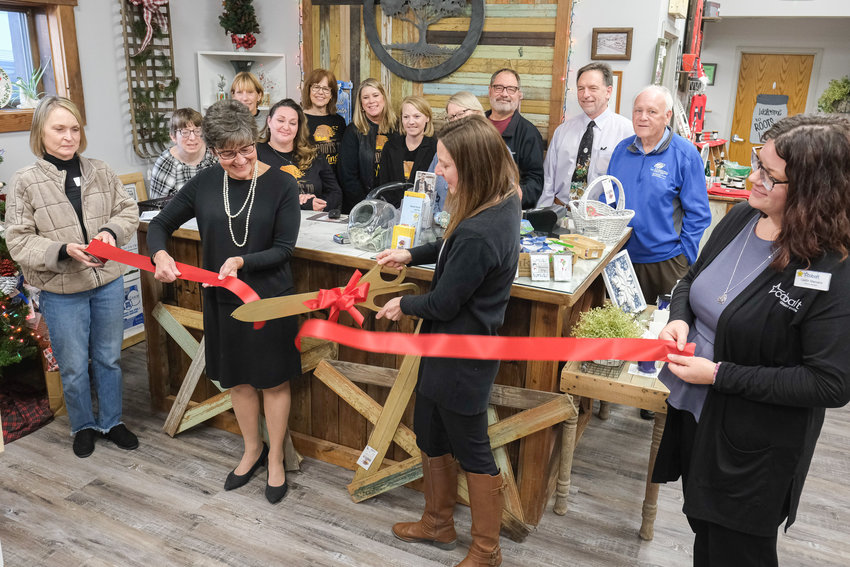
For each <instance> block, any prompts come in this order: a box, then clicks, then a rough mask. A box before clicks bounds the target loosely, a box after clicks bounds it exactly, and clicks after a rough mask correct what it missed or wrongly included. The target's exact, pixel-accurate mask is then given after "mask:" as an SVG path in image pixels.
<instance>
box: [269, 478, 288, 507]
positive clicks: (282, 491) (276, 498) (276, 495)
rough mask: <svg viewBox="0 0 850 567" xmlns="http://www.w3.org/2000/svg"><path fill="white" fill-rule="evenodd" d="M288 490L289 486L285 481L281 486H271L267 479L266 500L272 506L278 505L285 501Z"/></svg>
mask: <svg viewBox="0 0 850 567" xmlns="http://www.w3.org/2000/svg"><path fill="white" fill-rule="evenodd" d="M288 490H289V485H288V484H287V483H286V481H285V480H284V481H283V484H281V485H280V486H272V485H270V484H269V481H268V479H266V500H268V501H269V503H270V504H277V503H278V502H280V501H281V500H283V497H284V496H286V492H287V491H288Z"/></svg>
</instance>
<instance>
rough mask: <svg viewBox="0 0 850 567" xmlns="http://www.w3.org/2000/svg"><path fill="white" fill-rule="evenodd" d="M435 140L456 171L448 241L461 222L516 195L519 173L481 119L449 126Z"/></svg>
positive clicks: (450, 199) (475, 116)
mask: <svg viewBox="0 0 850 567" xmlns="http://www.w3.org/2000/svg"><path fill="white" fill-rule="evenodd" d="M439 140H440V142H442V144H443V146H444V147H445V148H446V151H448V152H449V155H451V157H452V160H453V161H454V163H455V168H456V169H457V186H456V187H455V191H454V192H451V191H450V192H449V195H448V200H447V208H448V210H449V212H451V220H450V221H449V226H448V227H447V228H446V233H445V238H448V237H449V235H451V233H452V232H453V231H454V230H455V229H456V228H457V226H458V224H460V222H461V221H463V220H465V219H468V218H470V217H474V216H475V215H477V214H478V213H480V212H481V211H483V210H484V209H487V208H489V207H492V206H493V205H497V204H499V203H501V202H502V201H504V200H505V199H507V198H509V197H511V196H512V195H514V194H515V193H517V187H519V170H518V169H517V166H516V164H515V163H514V160H513V158H512V157H511V154H510V151H509V150H508V147H507V146H506V145H505V142H504V140H502V136H501V135H500V134H499V131H498V130H496V128H495V126H493V124H492V123H491V122H490V121H489V120H488V119H487V118H485V117H483V116H481V115H478V114H472V115H470V116H465V117H463V118H461V119H459V120H455V121H454V122H449V123H448V124H447V125H446V126H445V128H443V130H442V131H441V132H440V135H439Z"/></svg>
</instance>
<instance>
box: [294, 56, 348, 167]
mask: <svg viewBox="0 0 850 567" xmlns="http://www.w3.org/2000/svg"><path fill="white" fill-rule="evenodd" d="M337 94H338V86H337V82H336V77H335V76H334V74H333V73H331V72H330V71H328V70H327V69H314V70H313V72H312V73H310V75H309V76H308V77H307V80H306V81H304V89H303V90H302V91H301V106H302V107H303V108H304V114H306V115H307V132H308V134H309V136H310V138H312V140H313V143H314V144H316V148H317V149H318V151H319V155H320V156H321V157H322V158H324V160H325V161H326V162H327V163H328V165H329V166H331V170H332V171H333V172H334V175H336V174H337V173H336V163H337V156H338V155H339V144H340V142H341V141H342V135H343V134H345V119H344V118H343V117H342V116H340V115H339V114H337V113H336V101H337Z"/></svg>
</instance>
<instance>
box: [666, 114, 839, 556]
mask: <svg viewBox="0 0 850 567" xmlns="http://www.w3.org/2000/svg"><path fill="white" fill-rule="evenodd" d="M765 138H766V140H767V141H766V142H765V144H764V147H762V148H761V150H760V151H759V152H756V151H755V150H754V151H753V157H752V166H753V171H752V173H751V174H750V178H749V179H750V181H751V182H752V192H751V194H750V197H749V200H748V202H747V203H741V204H739V205H737V206H736V207H735V208H734V209H732V211H730V212H729V214H728V215H726V217H725V218H724V219H723V220H722V221H721V222H720V224H718V225H717V228H716V229H715V230H714V232H713V233H712V235H711V238H709V240H708V242H707V243H706V245H705V248H704V249H703V251H702V253H701V254H700V256H699V258H698V259H697V261H696V262H695V263H694V265H693V266H692V267H691V269H690V271H689V272H688V274H687V275H686V276H685V278H684V279H683V280H682V281H681V282H679V284H677V285H676V288H675V290H674V292H673V299H672V302H671V306H670V322H669V323H668V324H667V326H666V327H665V328H664V329H663V330H662V332H661V334H660V335H659V338H662V339H669V340H674V341H676V342H677V343H678V344H679V346H680V348H684V345H685V342H686V341H691V342H695V343H696V356H694V357H685V356H679V355H675V354H673V355H670V356H669V359H670V362H669V364H668V365H667V366H666V367H665V368H664V369H663V370H662V374H661V376H660V378H661V379H662V381H663V382H664V383H665V384H666V385H667V386H668V387H669V388H670V395H669V397H668V404H669V408H668V413H667V422H666V426H665V429H664V435H663V437H662V440H661V446H660V448H659V452H658V457H657V460H656V464H655V470H654V472H653V481H654V482H666V481H671V480H676V479H677V478H679V476H681V477H682V484H683V487H684V494H685V504H684V507H683V511H684V512H685V514H686V515H687V518H688V522H689V523H690V525H691V528H692V529H693V531H694V533H695V534H696V537H695V539H694V565H698V566H702V565H744V566H746V565H764V566H770V565H777V564H778V558H777V554H776V531H777V528H778V527H779V525H780V524H781V523H782V522H783V521H785V520H786V519H787V522H786V529H787V527H788V526H790V524H792V523H793V522H794V519H795V515H796V511H797V504H798V503H799V501H800V494H801V492H802V489H803V483H804V482H805V478H806V473H807V471H808V468H809V463H810V462H811V459H812V453H813V452H814V449H815V444H816V442H817V438H818V435H819V433H820V429H821V426H822V425H823V418H824V408H829V407H840V406H843V405H844V404H846V403H847V402H848V401H850V349H848V348H847V339H846V332H847V328H848V327H850V297H848V294H847V289H848V288H849V287H850V262H848V261H847V257H848V251H850V161H848V159H847V156H850V122H848V121H847V120H846V119H843V118H837V117H833V116H815V115H798V116H793V117H791V118H786V119H784V120H782V121H780V122H778V123H777V124H776V125H774V126H773V127H772V128H771V129H770V130H768V131H767V133H766V134H765Z"/></svg>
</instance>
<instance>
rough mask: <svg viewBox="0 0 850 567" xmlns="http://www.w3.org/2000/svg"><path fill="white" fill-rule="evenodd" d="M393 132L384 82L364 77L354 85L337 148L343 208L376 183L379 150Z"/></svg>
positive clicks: (394, 118)
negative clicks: (351, 105)
mask: <svg viewBox="0 0 850 567" xmlns="http://www.w3.org/2000/svg"><path fill="white" fill-rule="evenodd" d="M395 132H396V115H395V111H393V109H392V107H391V106H390V104H389V102H388V101H387V92H386V91H385V90H384V86H383V85H382V84H381V83H379V82H378V81H377V80H375V79H371V78H370V79H366V80H365V81H363V82H362V83H360V87H359V88H358V89H357V96H356V97H354V118H353V119H352V121H351V124H349V125H348V128H346V129H345V135H344V136H343V137H342V145H341V146H340V150H339V168H338V171H339V182H340V185H342V200H343V205H342V210H343V212H345V213H347V212H349V211H350V210H351V207H353V206H354V205H356V204H357V203H359V202H360V201H362V200H363V199H365V198H366V194H367V193H369V191H371V190H372V189H374V188H375V187H377V186H378V183H377V182H378V169H379V166H380V163H381V152H382V151H383V149H384V144H385V143H386V142H387V140H388V139H389V138H390V137H392V136H394V135H396V134H395Z"/></svg>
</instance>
